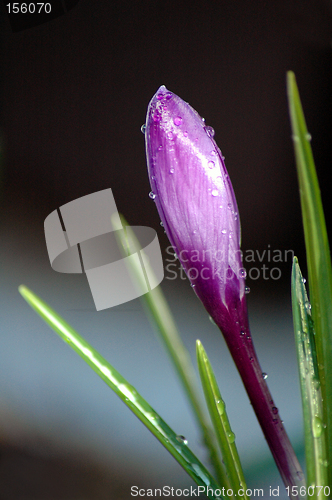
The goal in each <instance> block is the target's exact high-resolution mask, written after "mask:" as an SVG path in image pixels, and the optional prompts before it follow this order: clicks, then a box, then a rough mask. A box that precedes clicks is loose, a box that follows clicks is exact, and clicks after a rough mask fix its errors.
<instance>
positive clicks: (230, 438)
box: [227, 431, 235, 443]
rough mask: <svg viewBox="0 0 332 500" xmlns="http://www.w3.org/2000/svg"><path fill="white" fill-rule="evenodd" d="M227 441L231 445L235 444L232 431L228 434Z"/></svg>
mask: <svg viewBox="0 0 332 500" xmlns="http://www.w3.org/2000/svg"><path fill="white" fill-rule="evenodd" d="M227 440H228V442H229V443H234V441H235V434H234V432H232V431H229V432H227Z"/></svg>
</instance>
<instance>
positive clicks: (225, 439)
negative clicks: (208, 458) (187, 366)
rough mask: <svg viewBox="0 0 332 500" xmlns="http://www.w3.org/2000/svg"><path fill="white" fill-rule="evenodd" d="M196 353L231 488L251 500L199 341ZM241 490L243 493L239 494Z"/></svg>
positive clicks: (218, 392) (232, 436) (212, 376)
mask: <svg viewBox="0 0 332 500" xmlns="http://www.w3.org/2000/svg"><path fill="white" fill-rule="evenodd" d="M196 352H197V362H198V369H199V374H200V377H201V382H202V386H203V390H204V395H205V399H206V403H207V406H208V409H209V413H210V416H211V420H212V423H213V426H214V429H215V432H216V435H217V439H218V443H219V447H220V451H221V454H222V457H223V461H224V464H225V468H226V471H227V476H228V480H229V482H230V487H231V489H232V490H233V492H234V493H235V496H241V497H242V498H244V499H246V500H249V498H250V497H248V495H247V493H246V491H247V486H246V482H245V478H244V474H243V470H242V466H241V462H240V458H239V455H238V452H237V448H236V445H235V434H234V433H233V432H232V429H231V427H230V424H229V420H228V416H227V413H226V409H225V403H224V401H223V400H222V397H221V394H220V391H219V387H218V385H217V381H216V378H215V375H214V372H213V369H212V366H211V363H210V361H209V359H208V357H207V354H206V352H205V349H204V347H203V345H202V343H201V342H200V341H199V340H197V342H196ZM226 480H227V479H226ZM240 490H241V493H240V494H239V491H240ZM242 491H243V494H242Z"/></svg>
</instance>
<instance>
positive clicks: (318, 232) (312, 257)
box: [287, 71, 332, 491]
mask: <svg viewBox="0 0 332 500" xmlns="http://www.w3.org/2000/svg"><path fill="white" fill-rule="evenodd" d="M287 91H288V101H289V113H290V118H291V126H292V132H293V142H294V152H295V159H296V167H297V174H298V181H299V188H300V200H301V210H302V219H303V229H304V237H305V246H306V254H307V266H308V284H309V292H310V302H311V305H312V317H313V320H314V323H315V331H316V335H315V343H316V348H317V361H318V369H319V378H320V382H321V387H322V397H323V411H324V423H326V425H327V427H326V437H327V453H328V460H329V463H331V460H332V307H331V304H332V266H331V255H330V248H329V241H328V237H327V231H326V224H325V217H324V210H323V204H322V200H321V195H320V189H319V184H318V179H317V173H316V168H315V163H314V158H313V154H312V149H311V145H310V139H311V137H310V134H309V133H308V129H307V125H306V122H305V117H304V113H303V109H302V105H301V100H300V95H299V91H298V88H297V84H296V79H295V75H294V73H293V72H292V71H289V72H288V73H287ZM328 474H329V486H330V488H331V491H332V467H331V466H330V467H329V471H328Z"/></svg>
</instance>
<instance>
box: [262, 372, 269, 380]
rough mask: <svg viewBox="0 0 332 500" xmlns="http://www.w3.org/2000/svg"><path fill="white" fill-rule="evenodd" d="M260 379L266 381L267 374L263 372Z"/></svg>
mask: <svg viewBox="0 0 332 500" xmlns="http://www.w3.org/2000/svg"><path fill="white" fill-rule="evenodd" d="M262 377H263V379H264V380H266V379H267V377H268V374H267V373H265V372H263V373H262Z"/></svg>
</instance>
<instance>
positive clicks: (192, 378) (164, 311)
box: [112, 214, 229, 489]
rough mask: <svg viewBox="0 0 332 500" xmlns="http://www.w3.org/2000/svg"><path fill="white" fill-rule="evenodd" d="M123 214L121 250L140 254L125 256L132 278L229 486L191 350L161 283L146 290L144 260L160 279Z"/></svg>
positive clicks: (119, 235)
mask: <svg viewBox="0 0 332 500" xmlns="http://www.w3.org/2000/svg"><path fill="white" fill-rule="evenodd" d="M120 218H121V222H122V225H123V227H124V228H125V231H117V232H116V236H117V238H118V243H119V247H120V250H121V251H122V252H123V254H124V256H126V257H127V256H128V255H130V254H131V253H132V252H133V251H134V252H139V253H140V255H141V259H140V265H139V266H138V261H137V260H132V259H130V260H126V262H127V264H128V271H129V273H130V275H131V276H132V279H133V282H134V283H135V284H136V286H137V288H138V291H139V293H140V296H141V299H142V302H143V305H144V306H145V310H146V312H147V314H148V317H149V318H150V320H151V323H152V325H153V326H154V327H155V331H156V332H157V335H158V337H159V338H160V340H161V342H162V344H163V346H164V348H165V350H166V352H167V353H168V355H169V357H170V360H171V362H172V364H173V366H174V368H175V371H176V373H177V375H178V377H179V380H180V382H181V384H182V386H183V388H184V391H185V394H186V396H187V397H188V400H189V403H190V405H191V407H192V410H193V414H194V416H195V418H196V420H197V423H198V425H199V427H200V429H201V432H202V436H203V442H204V444H205V446H206V447H207V449H208V451H209V454H210V459H211V463H212V465H213V467H214V470H215V472H216V476H217V478H218V482H219V483H220V484H221V486H223V487H225V488H226V489H228V488H229V481H228V479H227V477H226V475H225V470H224V467H223V465H222V463H221V461H220V458H219V455H218V452H217V449H216V446H215V444H214V442H215V435H214V432H213V430H212V429H211V427H210V425H209V423H208V419H207V416H206V412H205V411H204V408H203V402H202V400H201V397H200V394H199V390H198V384H197V379H196V375H195V370H194V367H193V364H192V362H191V359H190V355H189V352H188V350H187V349H186V347H185V346H184V344H183V342H182V339H181V336H180V333H179V331H178V328H177V326H176V324H175V321H174V318H173V315H172V313H171V311H170V308H169V306H168V304H167V301H166V299H165V296H164V295H163V292H162V289H161V287H159V286H157V287H156V288H154V289H152V290H150V291H149V292H148V293H146V282H145V280H144V281H142V272H141V267H140V266H141V263H142V262H143V263H144V266H145V269H144V271H145V273H144V274H146V275H147V276H149V279H150V281H151V282H152V283H153V282H155V283H156V282H157V280H156V278H155V277H154V272H153V269H152V267H151V266H150V265H149V259H148V258H147V256H146V255H145V254H144V249H142V248H141V245H140V243H139V241H138V240H137V238H136V236H135V234H134V232H133V231H132V229H131V228H130V226H129V225H128V223H127V221H126V219H125V218H124V216H123V215H122V214H121V215H120ZM115 222H116V220H115V219H114V221H113V220H112V223H113V224H114V223H115Z"/></svg>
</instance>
